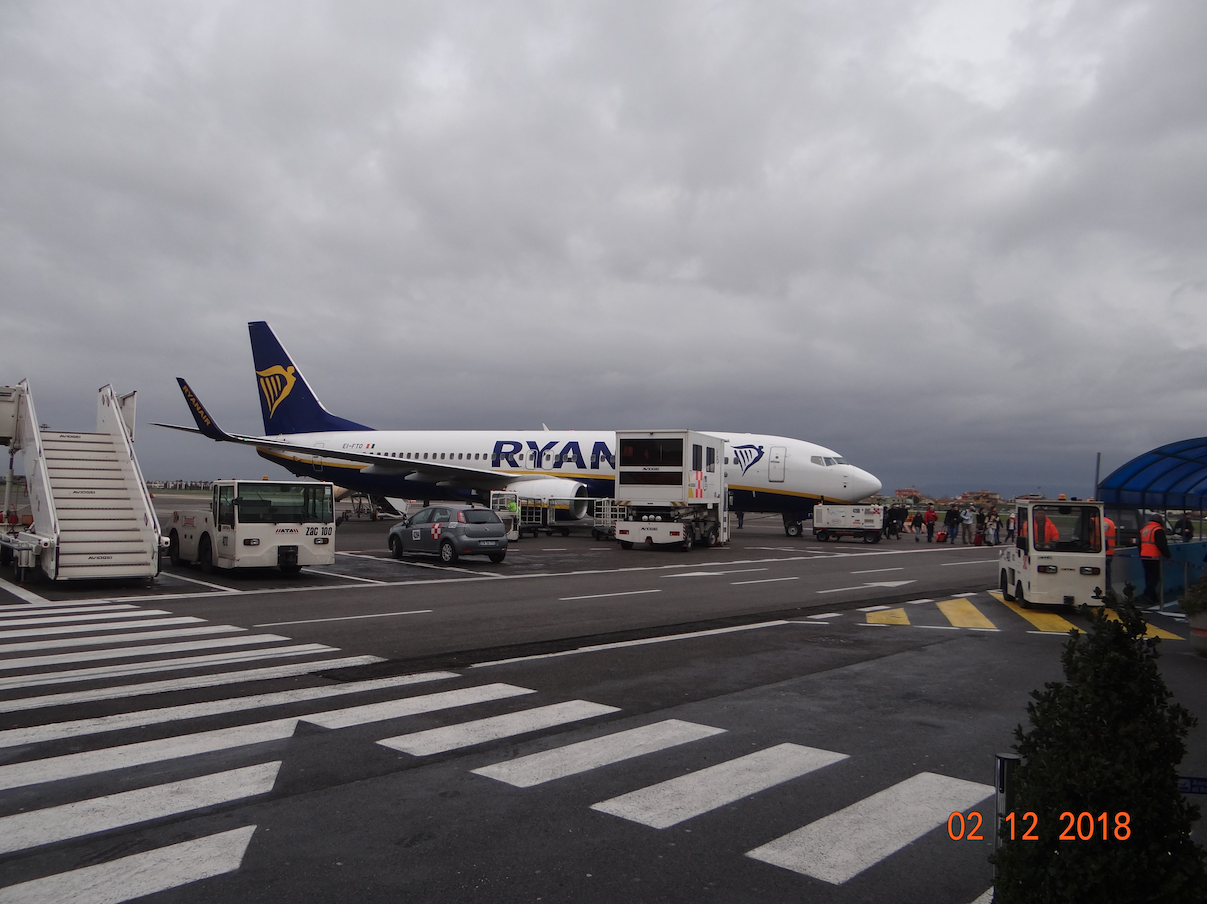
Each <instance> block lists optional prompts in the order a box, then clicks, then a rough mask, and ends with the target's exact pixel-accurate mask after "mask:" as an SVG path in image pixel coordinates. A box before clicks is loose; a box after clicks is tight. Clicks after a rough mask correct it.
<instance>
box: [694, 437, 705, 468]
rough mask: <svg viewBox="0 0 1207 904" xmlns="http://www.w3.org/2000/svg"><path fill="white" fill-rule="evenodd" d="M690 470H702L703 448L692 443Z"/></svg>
mask: <svg viewBox="0 0 1207 904" xmlns="http://www.w3.org/2000/svg"><path fill="white" fill-rule="evenodd" d="M692 470H693V471H703V470H704V448H703V447H702V446H698V445H695V444H694V443H693V444H692Z"/></svg>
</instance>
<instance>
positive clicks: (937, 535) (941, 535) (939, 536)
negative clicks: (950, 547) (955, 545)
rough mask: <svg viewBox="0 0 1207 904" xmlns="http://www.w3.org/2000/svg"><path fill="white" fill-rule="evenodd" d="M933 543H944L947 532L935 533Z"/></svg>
mask: <svg viewBox="0 0 1207 904" xmlns="http://www.w3.org/2000/svg"><path fill="white" fill-rule="evenodd" d="M935 542H936V543H946V542H947V531H945V530H940V531H935Z"/></svg>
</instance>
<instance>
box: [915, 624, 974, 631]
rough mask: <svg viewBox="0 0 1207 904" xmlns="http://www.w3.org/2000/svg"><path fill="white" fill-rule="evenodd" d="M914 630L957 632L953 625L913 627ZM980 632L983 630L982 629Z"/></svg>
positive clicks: (957, 629)
mask: <svg viewBox="0 0 1207 904" xmlns="http://www.w3.org/2000/svg"><path fill="white" fill-rule="evenodd" d="M912 627H914V628H925V629H926V630H927V631H959V630H960V629H959V628H957V627H956V626H955V625H913V626H912ZM981 630H984V629H983V628H982V629H981Z"/></svg>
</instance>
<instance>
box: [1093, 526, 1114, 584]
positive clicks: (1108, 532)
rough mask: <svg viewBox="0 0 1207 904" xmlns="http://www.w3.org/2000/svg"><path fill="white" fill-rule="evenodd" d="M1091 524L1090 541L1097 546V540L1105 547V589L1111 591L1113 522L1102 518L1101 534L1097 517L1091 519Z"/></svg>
mask: <svg viewBox="0 0 1207 904" xmlns="http://www.w3.org/2000/svg"><path fill="white" fill-rule="evenodd" d="M1091 521H1092V522H1093V530H1092V532H1091V535H1090V539H1091V541H1093V543H1094V545H1095V546H1097V545H1098V544H1099V542H1100V540H1099V538H1100V537H1101V541H1102V542H1103V543H1104V545H1105V547H1106V548H1105V549H1104V550H1103V551H1104V552H1105V553H1106V589H1107V590H1110V589H1111V559H1112V557H1113V556H1114V555H1115V522H1114V521H1112V520H1111V519H1110V518H1108V517H1106V515H1103V516H1102V533H1101V534H1099V526H1098V515H1097V514H1095V515H1093V516H1092V517H1091Z"/></svg>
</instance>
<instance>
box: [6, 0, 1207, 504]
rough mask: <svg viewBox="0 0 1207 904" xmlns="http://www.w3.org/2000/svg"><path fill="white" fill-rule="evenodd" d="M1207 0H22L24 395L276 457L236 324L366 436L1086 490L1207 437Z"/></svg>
mask: <svg viewBox="0 0 1207 904" xmlns="http://www.w3.org/2000/svg"><path fill="white" fill-rule="evenodd" d="M1205 38H1207V4H1204V3H1203V2H1202V0H1161V2H1152V3H1141V2H1129V0H1118V2H1116V0H1101V2H1028V0H978V2H976V3H970V2H967V0H948V2H936V0H867V2H861V3H840V2H835V0H798V2H788V3H776V2H771V0H757V2H756V0H749V2H703V0H695V2H683V3H676V2H648V0H642V2H606V0H590V2H572V0H556V2H554V0H550V2H522V0H517V2H508V3H495V2H489V3H475V2H457V3H448V2H431V3H408V2H398V0H387V2H380V3H374V2H359V3H358V2H338V3H337V2H330V3H322V2H306V0H290V2H281V3H269V2H248V0H242V2H225V3H224V2H215V0H206V2H195V3H190V2H184V0H173V2H171V3H160V2H145V3H137V2H116V0H115V2H95V0H89V2H78V3H70V2H63V3H60V2H54V0H6V2H5V3H3V4H0V293H2V294H0V307H2V310H3V315H4V316H3V321H2V322H0V383H15V382H16V381H18V380H20V379H21V378H23V377H25V378H28V379H29V381H30V383H31V385H32V387H33V390H34V399H35V401H36V403H37V405H38V414H39V416H40V418H41V420H43V421H44V422H46V423H48V424H50V425H51V426H53V427H56V428H60V429H69V430H79V429H91V426H92V423H93V418H94V411H95V390H96V388H97V387H98V386H100V385H102V384H104V383H107V382H111V383H113V384H114V386H115V387H117V388H118V389H119V390H129V389H137V390H139V409H138V415H139V416H138V420H139V427H138V436H137V443H136V445H137V448H138V450H139V457H140V461H141V463H142V466H143V471H144V473H145V474H146V475H147V476H148V477H149V478H157V477H195V478H205V477H217V476H231V475H238V476H259V475H260V474H262V473H264V471H265V470H266V469H267V470H269V471H271V472H272V473H274V474H277V475H283V474H284V472H283V471H280V470H279V469H277V468H275V466H272V465H268V464H267V463H265V462H262V461H261V460H260V459H258V458H256V457H255V456H254V454H252V453H250V452H248V451H246V450H240V449H224V448H222V447H219V446H217V445H215V444H213V443H210V442H209V441H206V440H202V439H200V438H195V437H191V436H188V435H185V434H179V433H173V432H171V431H166V430H163V429H161V428H157V427H152V426H150V425H149V424H150V422H151V421H153V420H160V421H165V420H166V421H169V422H174V423H191V420H190V418H189V415H188V412H187V410H186V408H185V405H184V402H183V399H182V398H181V397H180V394H179V391H178V390H177V388H176V384H175V381H174V380H173V377H175V376H177V375H182V376H185V377H187V378H188V379H189V380H190V382H191V384H192V385H193V387H194V388H195V389H196V390H197V392H198V394H199V395H200V396H201V398H202V399H203V400H204V401H205V402H206V403H207V405H208V406H209V407H210V409H211V411H212V412H213V413H214V414H215V415H216V416H217V417H218V419H219V421H220V423H222V425H223V426H224V427H227V428H228V429H231V430H238V431H246V432H254V433H259V432H262V426H261V424H260V417H259V407H258V403H257V398H256V395H255V387H254V384H253V375H252V366H251V355H250V351H249V346H248V338H247V329H246V323H247V321H249V320H259V319H265V320H268V321H269V322H270V323H271V324H272V326H273V328H274V329H275V330H276V332H277V334H278V336H279V337H280V338H281V340H282V342H283V343H284V344H285V346H286V348H288V349H289V350H290V352H291V353H292V354H293V356H294V358H295V360H296V361H297V363H298V364H299V365H300V367H301V368H302V369H303V370H304V371H305V373H306V376H307V377H308V379H309V380H310V381H311V383H312V384H313V385H314V387H315V389H316V391H317V392H318V394H319V396H320V398H321V399H322V400H323V402H324V403H325V404H326V405H327V407H328V408H330V409H332V410H333V411H335V412H336V413H338V414H341V415H344V416H346V417H349V418H352V419H354V420H358V421H360V422H362V423H368V424H371V425H373V426H375V427H381V428H399V429H403V428H415V429H428V428H432V429H435V428H448V429H462V428H464V429H486V428H511V429H517V428H534V427H539V426H540V425H541V423H542V422H544V423H547V424H549V425H550V426H551V427H565V428H570V427H573V428H578V429H615V428H617V427H620V428H626V427H655V426H662V427H667V426H690V427H695V428H700V429H708V428H711V429H718V430H733V431H754V432H765V433H775V434H783V435H788V436H794V437H798V438H802V439H808V440H812V441H814V442H818V443H821V444H823V445H826V446H829V447H831V448H833V449H836V450H838V451H839V452H840V453H841V454H843V455H845V456H846V457H847V458H849V459H851V460H852V461H854V462H855V463H856V464H859V465H861V466H862V467H865V468H867V469H868V470H870V471H871V472H872V473H874V474H876V475H877V476H878V477H880V478H881V480H882V481H883V482H884V485H885V488H886V489H887V490H889V491H891V490H892V489H894V488H896V487H904V486H911V485H912V486H917V487H919V488H920V489H922V490H923V491H925V492H931V493H936V494H937V493H948V492H958V491H961V490H966V489H976V488H981V487H987V488H990V489H996V490H1000V491H1003V492H1027V491H1033V490H1035V489H1036V488H1037V487H1042V489H1043V490H1044V491H1045V492H1050V493H1055V492H1062V491H1063V492H1068V493H1070V494H1076V495H1084V494H1087V493H1088V492H1089V491H1090V489H1091V485H1092V481H1093V473H1094V455H1095V453H1096V452H1102V454H1103V474H1104V476H1105V474H1106V473H1107V472H1109V471H1110V470H1112V469H1113V468H1115V467H1117V466H1118V465H1120V464H1122V463H1123V462H1125V461H1127V460H1128V459H1130V458H1132V457H1133V456H1135V455H1137V454H1139V453H1140V452H1143V451H1144V450H1146V449H1149V448H1151V447H1153V446H1156V445H1160V444H1163V443H1166V442H1171V441H1173V440H1176V439H1181V438H1185V437H1190V436H1199V435H1202V434H1204V433H1207V430H1205V429H1204V427H1203V423H1202V421H1203V414H1204V412H1205V411H1207V52H1204V49H1203V47H1204V39H1205Z"/></svg>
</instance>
